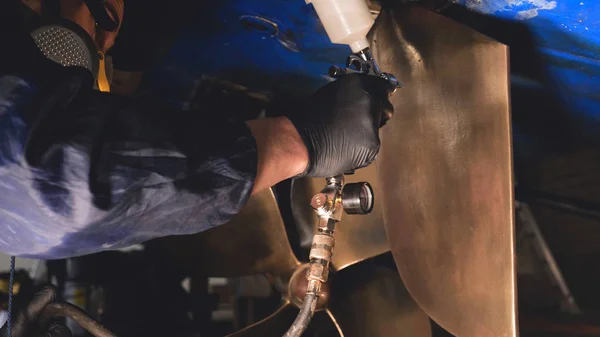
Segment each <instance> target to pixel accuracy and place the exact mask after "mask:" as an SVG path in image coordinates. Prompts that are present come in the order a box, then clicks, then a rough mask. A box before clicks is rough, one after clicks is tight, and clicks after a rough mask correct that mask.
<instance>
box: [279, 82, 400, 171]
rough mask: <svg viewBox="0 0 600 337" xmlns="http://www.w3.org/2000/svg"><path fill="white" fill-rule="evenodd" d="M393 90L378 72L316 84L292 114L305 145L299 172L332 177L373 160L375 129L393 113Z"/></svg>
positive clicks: (376, 133)
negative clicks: (305, 158) (306, 159)
mask: <svg viewBox="0 0 600 337" xmlns="http://www.w3.org/2000/svg"><path fill="white" fill-rule="evenodd" d="M393 89H394V88H393V87H392V86H391V84H390V83H389V82H388V81H386V80H384V79H382V78H379V77H377V76H372V75H364V74H349V75H346V76H343V77H342V78H340V79H338V80H336V81H334V82H331V83H329V84H327V85H325V86H324V87H322V88H321V89H319V90H318V91H317V92H316V93H315V94H314V95H313V96H312V97H311V98H310V99H309V100H308V102H307V104H306V105H304V106H303V107H302V108H301V110H300V111H298V113H296V114H294V115H293V116H290V117H289V119H290V120H291V121H292V123H293V124H294V126H296V129H297V130H298V133H299V134H300V136H301V137H302V139H303V140H304V143H305V144H306V147H307V149H308V156H309V164H308V167H307V169H306V171H305V172H304V173H303V174H302V175H300V177H301V176H309V177H330V176H335V175H338V174H342V173H345V172H348V171H351V170H354V169H358V168H362V167H365V166H368V165H369V164H371V163H372V162H373V161H374V160H375V157H376V156H377V153H379V146H380V141H379V128H380V127H382V126H383V125H384V124H385V122H386V121H387V120H388V119H389V118H391V117H392V114H393V109H394V108H393V106H392V104H391V103H390V101H389V100H388V97H389V94H390V93H391V92H392V90H393Z"/></svg>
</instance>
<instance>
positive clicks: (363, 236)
mask: <svg viewBox="0 0 600 337" xmlns="http://www.w3.org/2000/svg"><path fill="white" fill-rule="evenodd" d="M376 164H377V163H374V164H372V165H370V166H368V167H366V168H363V169H360V170H357V171H356V173H355V174H353V175H346V176H345V180H346V183H353V182H362V181H366V182H368V183H369V184H371V186H372V187H373V190H374V192H375V206H374V208H373V212H371V214H368V215H347V214H344V215H343V216H342V221H341V222H340V223H339V225H338V226H336V230H335V254H333V261H332V268H333V269H334V270H342V269H344V268H346V267H348V266H351V265H353V264H356V263H358V262H360V261H364V260H366V259H369V258H372V257H374V256H377V255H380V254H383V253H385V252H388V251H389V250H390V246H389V244H388V242H387V238H386V235H385V228H384V226H383V216H382V213H381V203H380V201H379V199H378V195H379V194H378V193H379V182H378V179H377V168H376ZM323 187H325V179H316V178H303V179H298V180H294V182H293V184H292V190H291V201H292V211H293V214H294V219H295V220H296V224H297V225H298V227H299V228H300V230H301V231H303V232H304V234H305V236H306V241H307V244H308V247H310V244H311V240H312V235H313V234H314V232H315V231H316V227H317V216H316V214H315V212H314V211H313V209H312V208H311V207H310V199H311V198H312V196H313V195H315V194H317V193H319V191H321V189H323ZM303 241H304V240H303Z"/></svg>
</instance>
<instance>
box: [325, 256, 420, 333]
mask: <svg viewBox="0 0 600 337" xmlns="http://www.w3.org/2000/svg"><path fill="white" fill-rule="evenodd" d="M342 273H343V274H342ZM342 273H341V274H340V277H339V278H338V279H336V281H335V282H334V283H333V285H332V298H331V305H330V307H329V309H328V310H327V311H328V314H329V316H330V317H331V319H332V320H333V321H334V323H335V325H336V327H337V328H338V332H339V333H340V336H342V337H365V336H370V337H385V336H394V337H430V336H431V325H430V322H429V317H428V316H427V315H426V314H425V313H424V312H423V311H422V310H421V309H420V308H419V306H418V305H417V304H416V303H415V301H414V300H413V299H412V298H411V297H410V295H409V294H408V292H407V291H406V288H404V285H403V284H402V281H401V280H400V278H399V277H398V273H397V272H396V271H395V270H390V269H386V268H382V267H374V266H371V265H357V266H353V267H352V268H348V269H347V270H345V271H343V272H342Z"/></svg>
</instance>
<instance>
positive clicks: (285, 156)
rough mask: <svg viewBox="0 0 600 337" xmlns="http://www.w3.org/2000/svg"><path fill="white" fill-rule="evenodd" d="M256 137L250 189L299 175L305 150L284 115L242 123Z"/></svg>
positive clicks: (293, 127)
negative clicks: (253, 182)
mask: <svg viewBox="0 0 600 337" xmlns="http://www.w3.org/2000/svg"><path fill="white" fill-rule="evenodd" d="M246 125H248V128H250V131H251V132H252V135H253V136H254V139H255V140H256V147H257V152H258V169H257V177H256V180H255V187H254V192H256V191H260V190H262V189H263V188H267V187H270V186H273V185H275V184H277V183H279V182H280V181H283V180H285V179H288V178H292V177H296V176H299V175H300V174H302V173H303V172H304V171H305V170H306V168H307V167H308V162H309V159H308V158H309V157H308V150H307V148H306V145H305V144H304V141H303V140H302V137H301V136H300V134H299V133H298V130H297V129H296V127H295V126H294V124H292V122H291V121H290V120H289V119H288V118H287V117H275V118H266V119H260V120H253V121H248V122H246Z"/></svg>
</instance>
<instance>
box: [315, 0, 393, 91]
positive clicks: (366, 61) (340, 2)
mask: <svg viewBox="0 0 600 337" xmlns="http://www.w3.org/2000/svg"><path fill="white" fill-rule="evenodd" d="M306 3H312V4H313V6H314V8H315V10H316V12H317V15H318V16H319V19H320V20H321V23H322V24H323V27H324V28H325V31H326V32H327V35H328V36H329V39H330V40H331V42H333V43H335V44H346V45H348V46H350V49H351V50H352V54H350V56H348V59H347V60H346V68H342V67H338V66H332V67H331V68H330V69H329V75H330V76H331V77H334V78H338V77H341V76H343V75H345V74H348V73H353V72H359V73H363V74H369V75H374V76H380V77H382V78H384V79H385V80H388V81H389V82H390V84H392V86H393V87H394V88H400V87H401V86H402V83H400V82H399V81H398V80H397V79H396V77H394V75H392V74H388V73H384V72H382V71H381V70H380V69H379V66H377V62H375V59H374V58H373V54H372V53H371V49H370V46H369V41H368V40H367V34H368V33H369V30H370V29H371V27H373V24H374V23H375V20H374V19H373V16H372V14H371V11H370V10H369V7H368V6H367V3H366V2H365V0H306Z"/></svg>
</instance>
